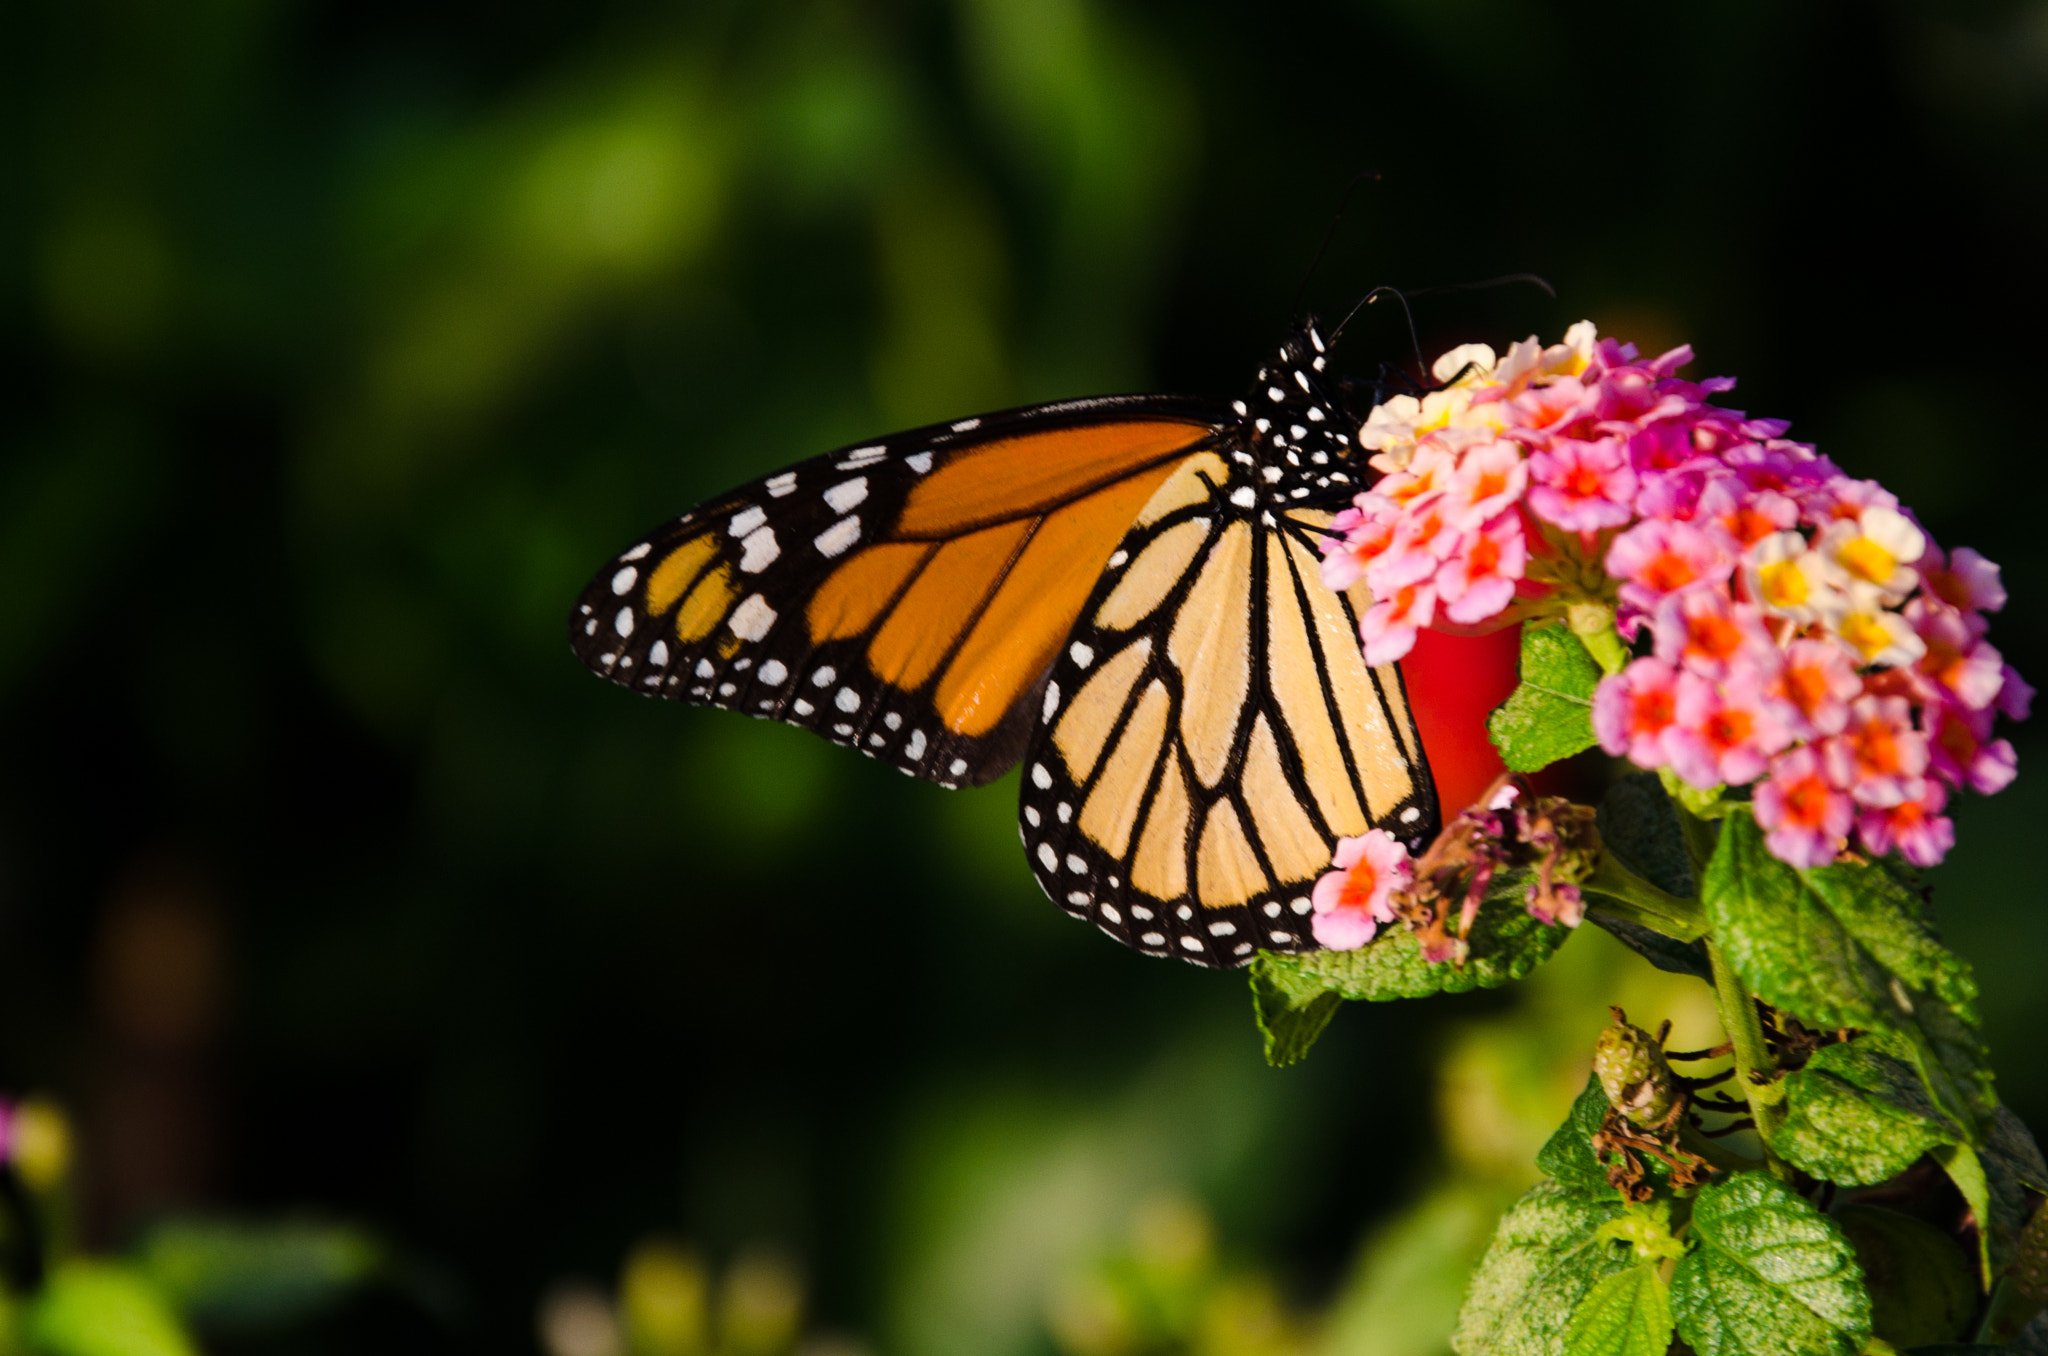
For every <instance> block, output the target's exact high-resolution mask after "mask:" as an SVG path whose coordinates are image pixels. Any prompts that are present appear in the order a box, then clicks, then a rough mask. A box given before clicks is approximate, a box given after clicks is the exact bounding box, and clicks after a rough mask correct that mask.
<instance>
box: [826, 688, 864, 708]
mask: <svg viewBox="0 0 2048 1356" xmlns="http://www.w3.org/2000/svg"><path fill="white" fill-rule="evenodd" d="M832 704H833V705H834V706H836V707H838V708H839V709H840V710H842V711H858V710H860V693H858V692H855V691H854V690H853V689H852V688H850V687H842V688H840V689H839V692H838V694H837V695H836V696H834V697H833V698H832Z"/></svg>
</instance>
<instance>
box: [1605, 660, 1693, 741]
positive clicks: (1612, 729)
mask: <svg viewBox="0 0 2048 1356" xmlns="http://www.w3.org/2000/svg"><path fill="white" fill-rule="evenodd" d="M1677 718H1678V670H1677V669H1675V668H1673V667H1671V665H1669V664H1667V663H1665V662H1664V661H1663V660H1661V659H1638V660H1636V661H1635V662H1634V663H1632V664H1630V665H1629V666H1628V667H1627V668H1625V669H1623V670H1622V671H1621V672H1620V673H1617V674H1615V675H1614V676H1612V677H1610V678H1603V679H1601V680H1600V686H1599V687H1598V688H1596V689H1595V690H1594V692H1593V732H1594V733H1595V734H1596V735H1598V736H1599V737H1600V747H1601V748H1603V749H1605V750H1607V752H1609V753H1610V754H1613V755H1615V756H1616V757H1620V756H1622V755H1624V754H1626V755H1627V757H1628V760H1629V761H1630V762H1632V763H1634V764H1635V765H1636V766H1637V767H1649V768H1657V767H1662V766H1664V763H1665V761H1666V759H1665V754H1664V732H1665V731H1667V730H1669V729H1670V728H1671V723H1672V722H1673V721H1674V720H1676V719H1677Z"/></svg>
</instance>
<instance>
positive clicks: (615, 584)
mask: <svg viewBox="0 0 2048 1356" xmlns="http://www.w3.org/2000/svg"><path fill="white" fill-rule="evenodd" d="M639 577H640V571H638V570H636V569H634V568H633V567H632V566H631V565H628V566H627V567H626V568H625V569H623V570H620V571H619V572H618V573H617V574H615V575H613V576H612V592H613V593H624V592H625V591H626V590H627V589H629V588H632V587H633V581H634V580H636V579H638V578H639Z"/></svg>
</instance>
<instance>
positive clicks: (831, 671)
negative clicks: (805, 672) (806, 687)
mask: <svg viewBox="0 0 2048 1356" xmlns="http://www.w3.org/2000/svg"><path fill="white" fill-rule="evenodd" d="M838 676H839V670H838V669H835V668H833V667H832V666H831V665H830V664H827V665H825V667H823V668H821V669H819V670H818V671H817V672H816V673H814V674H812V675H811V686H813V687H830V686H832V680H833V679H834V678H837V677H838Z"/></svg>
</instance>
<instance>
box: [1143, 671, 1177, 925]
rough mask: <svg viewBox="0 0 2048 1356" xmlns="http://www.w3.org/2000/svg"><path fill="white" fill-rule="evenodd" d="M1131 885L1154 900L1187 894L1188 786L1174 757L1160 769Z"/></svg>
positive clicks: (1168, 759)
mask: <svg viewBox="0 0 2048 1356" xmlns="http://www.w3.org/2000/svg"><path fill="white" fill-rule="evenodd" d="M1154 686H1155V687H1157V686H1158V685H1157V684H1154ZM1160 690H1161V691H1162V692H1163V691H1164V689H1163V688H1162V689H1160ZM1148 695H1149V694H1148ZM1131 884H1132V885H1133V886H1135V887H1136V888H1137V889H1139V890H1142V891H1144V892H1145V893H1146V894H1148V895H1150V896H1152V897H1153V898H1154V899H1179V898H1180V897H1181V896H1182V895H1184V894H1186V893H1187V892H1188V787H1187V782H1186V781H1185V780H1184V779H1183V778H1182V777H1181V775H1180V760H1179V759H1177V758H1174V757H1171V756H1169V757H1168V758H1167V760H1166V766H1165V767H1164V768H1162V769H1160V773H1159V790H1158V791H1157V792H1156V793H1154V795H1153V797H1152V809H1151V810H1150V811H1149V812H1148V813H1147V814H1146V816H1145V831H1144V833H1142V834H1140V835H1139V836H1138V851H1137V855H1136V856H1135V857H1133V858H1132V861H1131Z"/></svg>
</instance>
